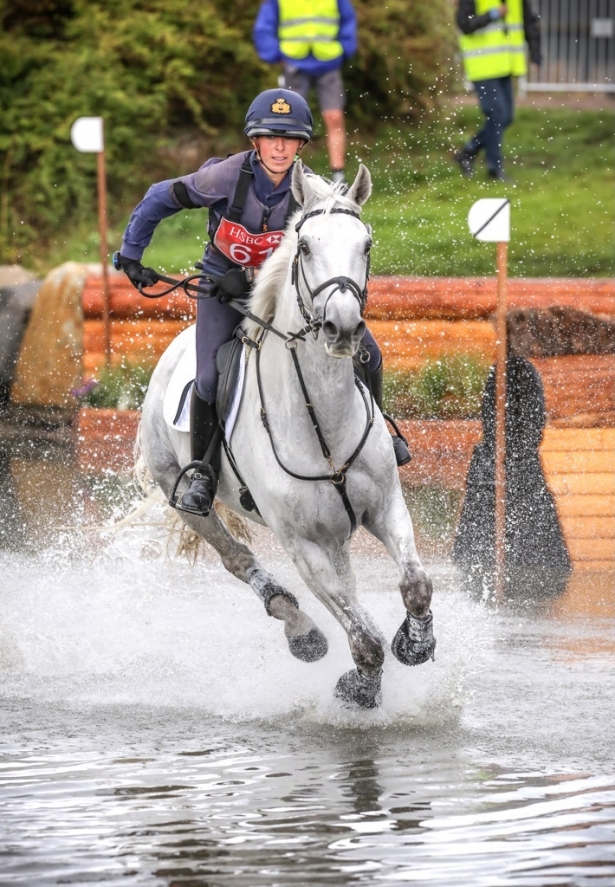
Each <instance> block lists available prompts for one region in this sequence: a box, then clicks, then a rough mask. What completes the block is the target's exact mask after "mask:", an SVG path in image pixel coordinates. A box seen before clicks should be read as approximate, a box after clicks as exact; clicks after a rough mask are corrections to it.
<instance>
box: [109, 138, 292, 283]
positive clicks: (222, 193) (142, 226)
mask: <svg viewBox="0 0 615 887" xmlns="http://www.w3.org/2000/svg"><path fill="white" fill-rule="evenodd" d="M246 157H249V158H250V163H251V165H252V169H253V171H254V178H253V183H252V186H251V187H250V189H249V191H248V194H247V198H246V203H245V207H244V212H243V215H242V217H241V223H242V224H243V225H244V226H245V227H246V228H248V229H249V230H251V231H254V232H257V231H261V230H262V224H263V219H264V218H265V217H266V218H267V227H268V228H269V230H270V231H274V230H282V229H283V228H284V227H285V220H286V214H287V212H288V207H289V202H290V180H291V172H292V167H291V170H289V172H288V173H287V174H286V175H285V176H284V179H283V180H282V182H281V183H280V184H279V185H278V186H277V188H274V186H273V182H272V181H271V180H270V179H269V178H268V176H267V175H266V173H265V172H264V171H263V169H262V167H261V165H260V163H259V162H258V159H257V156H256V152H255V151H243V152H242V153H240V154H233V155H232V156H231V157H227V158H226V159H225V160H224V159H222V158H219V157H214V158H212V159H211V160H208V161H207V162H206V163H204V164H203V166H201V167H200V169H198V170H197V171H196V172H193V173H190V174H189V175H186V176H180V177H179V178H177V179H169V180H167V181H164V182H158V183H157V184H156V185H152V187H151V188H150V189H149V190H148V192H147V194H146V195H145V197H144V198H143V200H142V201H141V203H139V205H138V206H137V207H136V208H135V210H134V211H133V213H132V215H131V217H130V221H129V222H128V225H127V226H126V230H125V232H124V238H123V241H122V248H121V250H120V252H121V254H122V255H123V256H125V257H126V258H127V259H138V260H140V259H141V258H142V256H143V252H144V250H145V248H146V247H147V246H148V245H149V243H150V241H151V239H152V236H153V234H154V231H155V230H156V227H157V225H158V223H159V222H161V221H162V219H166V218H167V217H168V216H172V215H174V214H175V213H177V212H181V210H183V209H185V207H184V206H182V204H181V203H180V202H179V200H178V199H177V197H176V195H175V192H174V190H173V185H174V184H175V183H176V182H182V183H183V184H184V186H185V188H186V192H187V194H188V196H189V198H190V200H191V202H192V203H193V204H194V206H195V207H208V208H209V223H208V233H209V236H210V240H209V242H208V243H207V245H206V247H205V252H204V255H203V266H204V270H205V271H206V272H208V273H210V274H212V275H213V276H214V277H218V276H221V275H222V274H224V273H225V272H226V271H228V270H229V268H232V267H234V265H233V263H232V262H231V261H230V259H228V258H227V257H226V256H225V255H223V254H222V253H220V252H219V250H217V249H216V248H215V247H214V246H213V244H212V242H211V238H212V237H213V235H214V233H215V230H216V228H217V227H218V224H219V222H220V219H221V218H222V216H223V215H224V214H225V213H226V212H228V209H229V205H230V204H231V203H232V200H233V197H234V196H235V188H236V186H237V180H238V178H239V173H240V170H241V166H242V164H243V162H244V160H245V159H246Z"/></svg>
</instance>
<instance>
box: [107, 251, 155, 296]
mask: <svg viewBox="0 0 615 887" xmlns="http://www.w3.org/2000/svg"><path fill="white" fill-rule="evenodd" d="M116 262H117V266H119V267H120V268H121V269H122V271H123V272H124V274H125V275H126V276H127V277H128V279H129V280H130V282H131V283H132V285H133V286H134V287H136V288H137V289H138V290H140V289H141V287H142V286H153V285H154V284H155V283H158V280H159V277H158V275H157V274H156V272H155V271H154V269H153V268H144V267H143V265H142V264H141V262H139V260H138V259H127V258H126V256H122V255H118V256H117V260H116Z"/></svg>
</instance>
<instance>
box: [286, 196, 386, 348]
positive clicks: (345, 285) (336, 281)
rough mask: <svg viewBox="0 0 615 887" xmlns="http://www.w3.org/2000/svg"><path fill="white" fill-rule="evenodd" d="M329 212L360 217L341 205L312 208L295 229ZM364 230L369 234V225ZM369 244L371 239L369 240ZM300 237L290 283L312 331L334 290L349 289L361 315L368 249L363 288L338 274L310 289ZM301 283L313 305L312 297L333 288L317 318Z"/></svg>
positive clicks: (365, 299) (367, 264)
mask: <svg viewBox="0 0 615 887" xmlns="http://www.w3.org/2000/svg"><path fill="white" fill-rule="evenodd" d="M325 213H326V214H331V213H344V215H347V216H354V218H355V219H360V218H361V217H360V216H359V214H358V213H357V212H355V211H354V210H352V209H344V208H343V207H333V208H332V209H330V210H326V209H314V210H312V211H311V212H308V213H305V215H303V216H301V218H300V219H299V221H298V222H297V224H296V225H295V231H296V232H297V234H299V232H300V231H301V228H302V226H303V225H304V223H305V222H307V220H308V219H311V218H312V217H313V216H320V215H324V214H325ZM365 227H366V230H367V232H368V233H369V234H371V232H370V229H369V227H368V226H367V225H366V226H365ZM370 246H371V241H370ZM301 256H302V252H301V239H300V238H298V239H297V251H296V253H295V257H294V259H293V264H292V270H291V283H292V285H293V286H294V288H295V292H296V294H297V304H298V305H299V311H300V312H301V315H302V317H303V319H304V320H305V322H306V323H308V324H310V326H311V327H312V331H313V332H315V334H316V335H318V330H319V329H320V328H321V327H322V325H323V324H324V323H325V320H326V316H327V305H328V304H329V299H330V298H331V296H332V295H333V294H334V293H336V292H341V293H344V292H346V290H349V291H350V292H351V293H352V295H353V296H354V297H355V299H356V300H357V302H358V303H359V307H360V309H361V316H363V312H364V311H365V306H366V305H367V283H368V281H369V269H370V253H369V250H368V252H367V254H366V266H367V267H366V271H365V285H364V286H363V288H361V287H360V286H359V284H358V283H357V282H356V281H354V280H353V279H352V278H351V277H344V276H342V275H340V276H339V277H330V278H329V280H325V281H324V283H321V284H319V285H318V286H317V287H315V288H314V289H312V288H311V287H310V284H309V283H308V280H307V277H306V275H305V269H304V267H303V262H302V261H301ZM300 283H301V285H302V286H303V287H304V288H305V290H307V293H308V295H309V297H310V301H311V303H312V306H313V305H314V299H315V298H316V296H318V295H319V294H320V293H321V292H322V291H323V290H325V289H327V287H329V286H333V289H332V290H331V292H330V293H329V295H328V296H327V299H326V301H325V304H324V306H323V309H322V314H321V316H320V317H319V318H315V317H314V316H313V315H312V314H311V313H310V312H309V310H308V308H307V306H306V304H305V301H304V299H303V297H302V295H301V290H300Z"/></svg>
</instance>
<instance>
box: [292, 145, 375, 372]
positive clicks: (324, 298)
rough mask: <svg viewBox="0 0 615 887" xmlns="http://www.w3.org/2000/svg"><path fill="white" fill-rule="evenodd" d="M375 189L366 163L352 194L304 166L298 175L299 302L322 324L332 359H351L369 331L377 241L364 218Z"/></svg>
mask: <svg viewBox="0 0 615 887" xmlns="http://www.w3.org/2000/svg"><path fill="white" fill-rule="evenodd" d="M371 187H372V186H371V178H370V174H369V172H368V170H367V168H366V167H365V166H363V164H361V166H360V167H359V172H358V173H357V177H356V179H355V181H354V182H353V184H352V186H351V187H350V188H349V189H348V190H347V191H346V189H345V188H344V186H341V185H333V184H331V183H330V182H326V181H325V180H324V179H322V178H320V177H319V176H314V175H309V174H306V172H305V170H304V169H303V164H302V163H301V162H297V163H296V164H295V168H294V171H293V179H292V189H293V194H294V195H295V199H296V200H297V201H298V203H300V204H301V205H302V206H303V212H302V215H301V218H300V219H299V222H298V223H297V225H296V231H297V235H298V238H297V248H296V249H297V251H296V255H295V259H294V268H293V281H294V285H295V288H296V290H297V295H298V297H299V299H300V300H301V301H302V302H303V304H304V305H305V306H306V307H307V308H308V310H309V311H311V313H312V314H313V315H314V316H315V317H317V318H318V319H319V320H320V322H321V324H322V332H323V335H324V338H325V347H326V350H327V352H328V353H329V354H330V355H332V356H333V357H352V355H353V354H354V353H355V352H356V350H357V348H358V347H359V343H360V342H361V339H362V338H363V333H364V332H365V321H364V320H363V317H362V314H363V309H364V307H365V301H366V298H367V279H368V277H369V251H370V247H371V245H372V238H371V231H370V229H369V228H368V227H367V226H366V225H365V224H364V223H363V222H362V221H361V219H360V217H359V214H360V211H361V206H362V205H363V204H364V203H365V201H366V200H367V198H368V197H369V195H370V193H371Z"/></svg>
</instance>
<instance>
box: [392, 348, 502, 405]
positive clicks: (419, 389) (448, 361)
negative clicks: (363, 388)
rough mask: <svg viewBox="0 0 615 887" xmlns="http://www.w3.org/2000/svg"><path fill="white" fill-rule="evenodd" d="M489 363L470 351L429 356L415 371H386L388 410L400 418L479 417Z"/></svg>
mask: <svg viewBox="0 0 615 887" xmlns="http://www.w3.org/2000/svg"><path fill="white" fill-rule="evenodd" d="M488 372H489V364H488V363H486V362H485V361H481V360H479V359H478V358H477V357H475V356H473V355H470V354H457V355H455V354H453V355H444V356H442V357H441V358H440V359H439V360H427V361H425V363H423V365H422V366H421V367H420V368H419V369H418V370H416V371H415V372H411V373H398V372H390V373H387V372H385V374H384V386H383V400H384V407H385V411H386V412H389V413H391V414H392V415H393V416H395V417H396V418H397V419H475V418H478V417H479V416H480V405H481V400H482V396H483V390H484V387H485V382H486V381H487V373H488Z"/></svg>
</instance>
